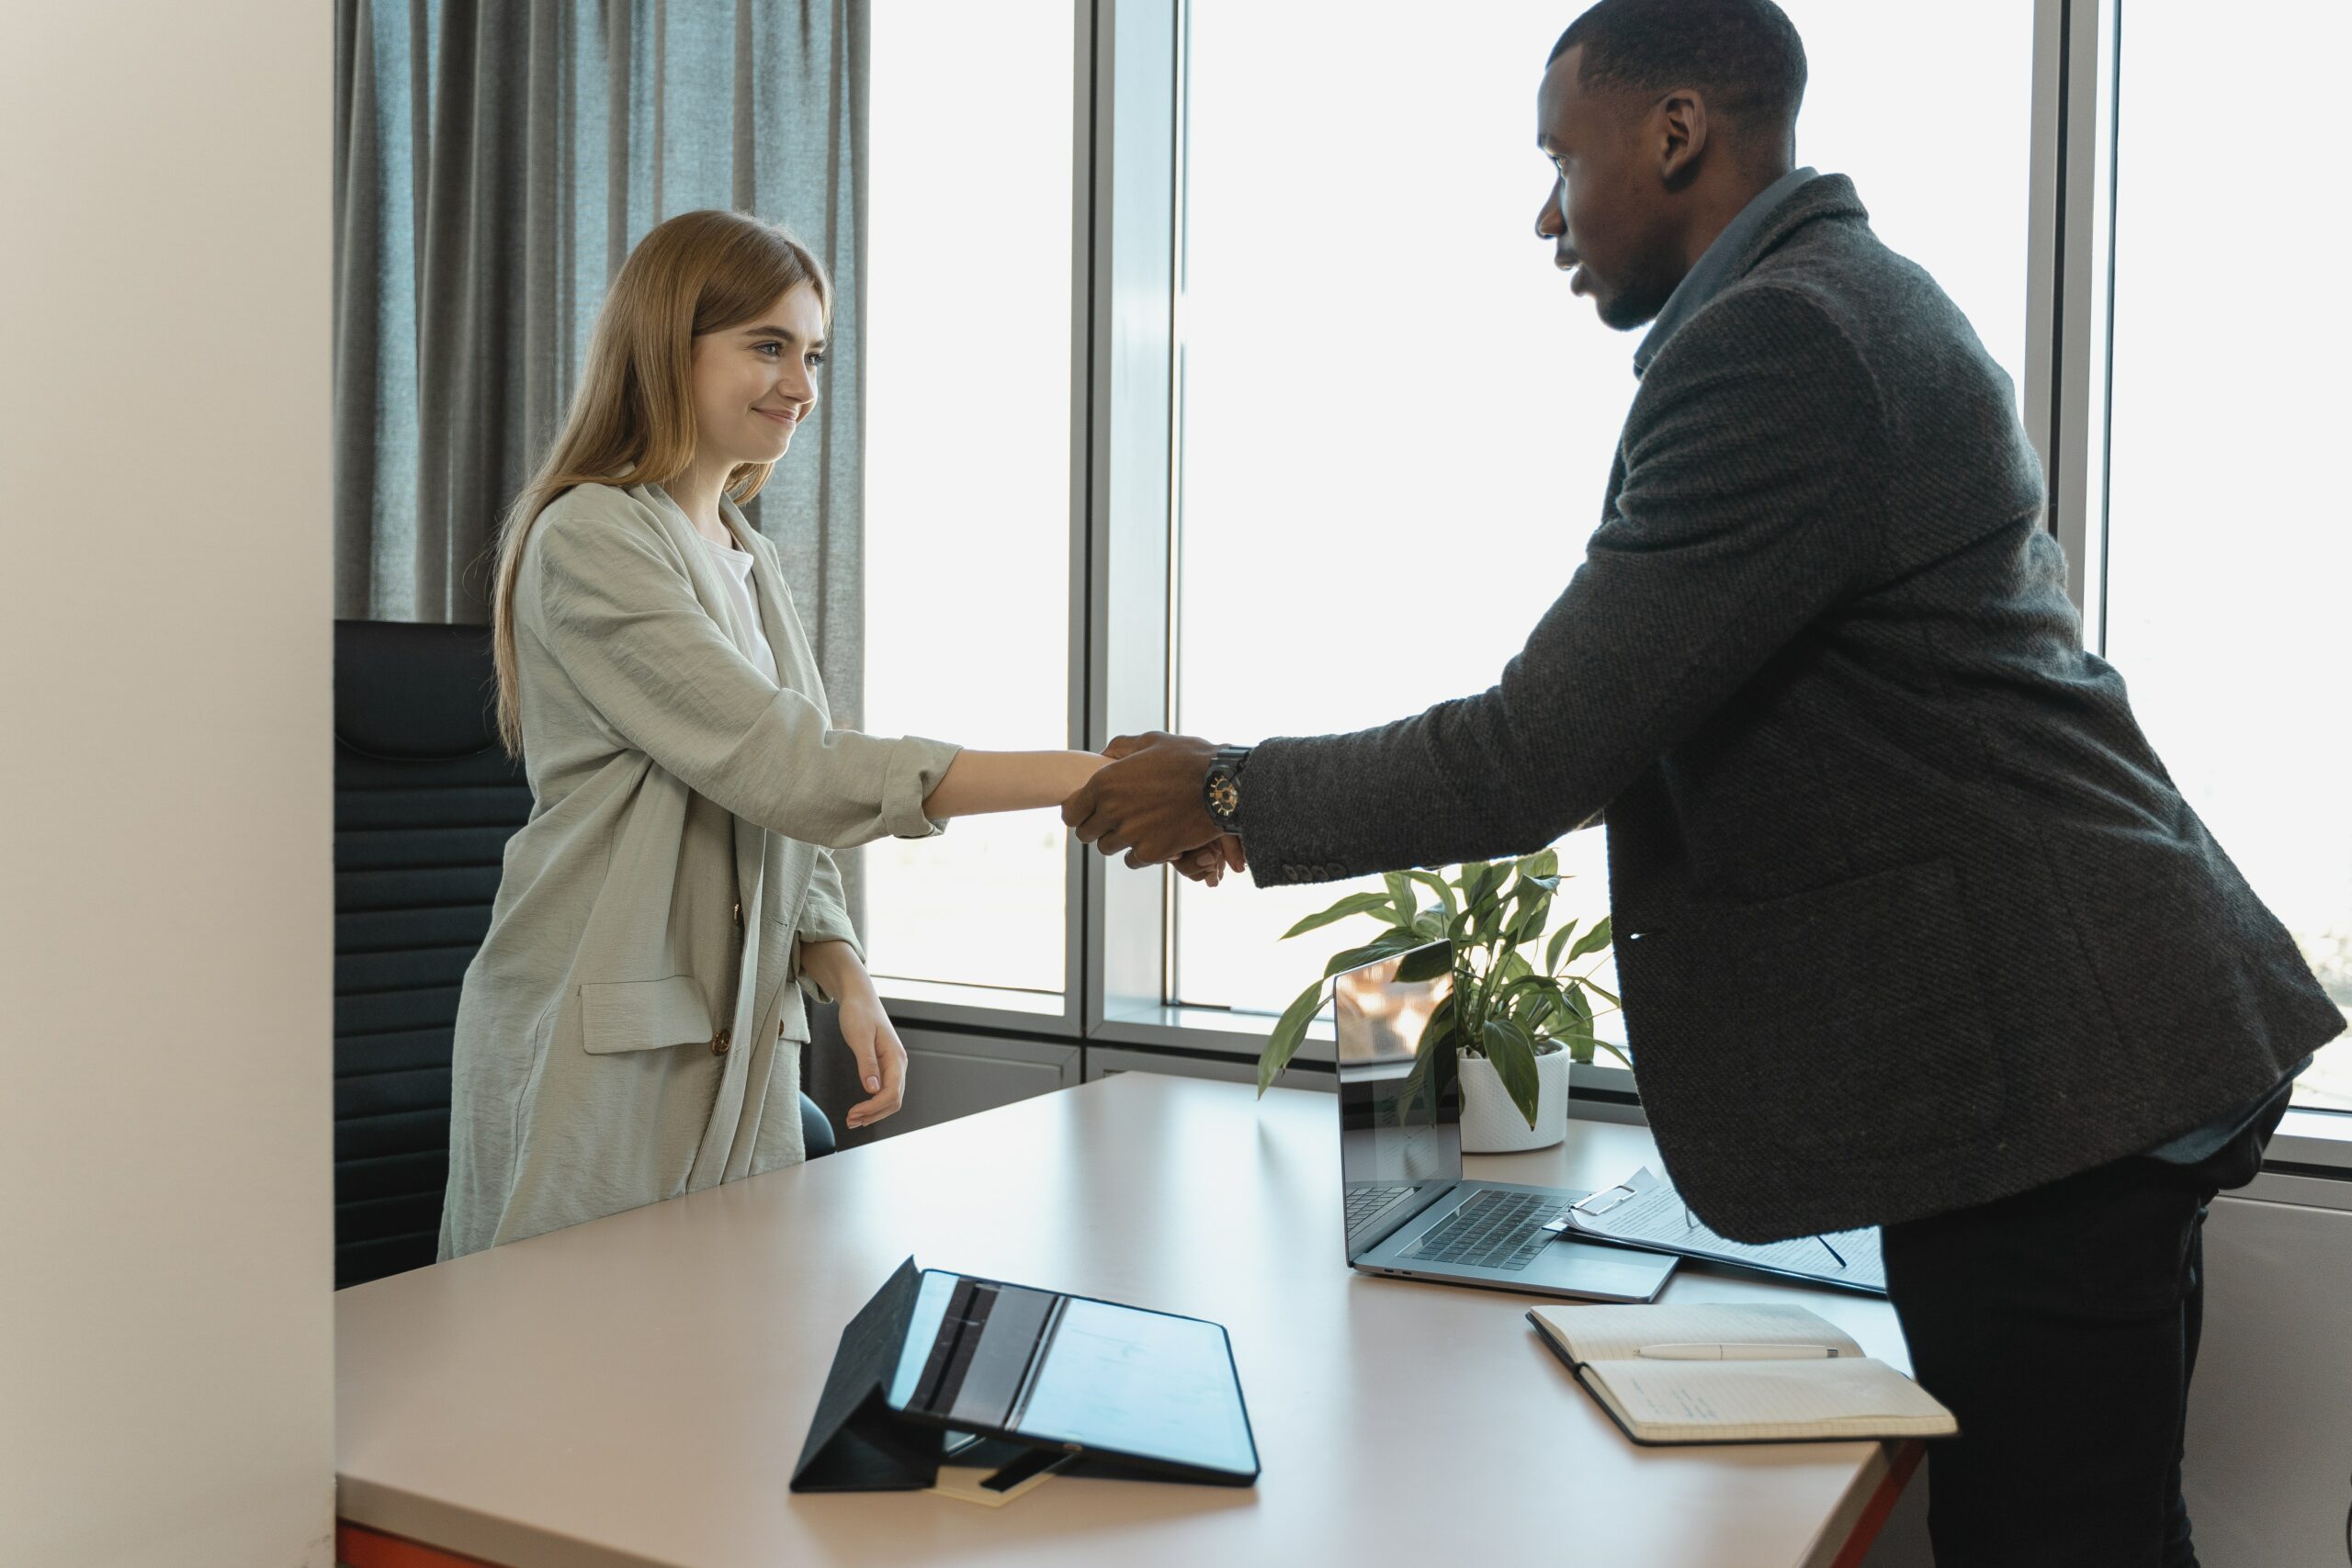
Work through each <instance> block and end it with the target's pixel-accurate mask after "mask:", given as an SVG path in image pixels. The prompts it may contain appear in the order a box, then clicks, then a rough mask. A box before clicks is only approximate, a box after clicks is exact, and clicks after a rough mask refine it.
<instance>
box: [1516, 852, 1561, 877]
mask: <svg viewBox="0 0 2352 1568" xmlns="http://www.w3.org/2000/svg"><path fill="white" fill-rule="evenodd" d="M1559 869H1560V852H1559V851H1558V850H1538V851H1536V852H1534V853H1533V854H1532V855H1521V857H1520V860H1519V874H1521V876H1550V875H1552V874H1554V873H1555V872H1557V871H1558V870H1559Z"/></svg>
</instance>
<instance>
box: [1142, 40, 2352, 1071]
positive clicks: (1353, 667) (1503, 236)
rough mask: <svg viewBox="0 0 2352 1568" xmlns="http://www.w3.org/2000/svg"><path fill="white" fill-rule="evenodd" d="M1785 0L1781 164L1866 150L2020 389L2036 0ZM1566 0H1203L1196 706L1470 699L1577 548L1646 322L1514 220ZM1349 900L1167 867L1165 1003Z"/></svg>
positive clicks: (1522, 209)
mask: <svg viewBox="0 0 2352 1568" xmlns="http://www.w3.org/2000/svg"><path fill="white" fill-rule="evenodd" d="M1784 4H1785V6H1786V8H1787V10H1788V12H1789V14H1790V17H1791V18H1792V20H1793V21H1794V22H1795V23H1796V25H1797V28H1798V29H1799V31H1800V32H1802V33H1803V34H1804V38H1805V40H1806V44H1807V48H1808V50H1809V51H1810V54H1811V63H1812V72H1811V78H1812V79H1811V85H1810V88H1809V90H1808V92H1807V96H1806V105H1805V108H1804V114H1803V116H1802V118H1801V119H1800V121H1799V127H1798V130H1799V135H1798V153H1799V156H1800V159H1801V160H1802V161H1803V162H1804V163H1807V164H1813V165H1814V166H1815V167H1817V168H1819V169H1821V170H1822V171H1823V172H1825V173H1843V174H1849V175H1852V176H1853V177H1854V180H1855V182H1856V185H1857V186H1858V187H1859V188H1860V193H1861V196H1862V199H1863V201H1864V202H1865V203H1866V204H1868V205H1869V206H1870V208H1871V214H1872V220H1873V224H1874V226H1875V227H1876V229H1877V231H1878V232H1879V234H1880V236H1881V237H1882V238H1883V239H1884V240H1885V241H1886V242H1887V243H1889V244H1890V245H1892V246H1894V248H1895V249H1896V250H1898V251H1901V252H1903V253H1905V254H1908V255H1910V256H1912V257H1914V258H1915V259H1917V260H1918V261H1919V262H1921V263H1922V264H1924V265H1926V266H1928V268H1929V269H1930V270H1931V271H1932V272H1934V273H1935V275H1936V276H1937V277H1938V278H1939V280H1940V281H1941V282H1942V284H1943V285H1944V287H1945V288H1946V289H1947V290H1948V291H1949V292H1950V293H1951V295H1952V296H1953V298H1954V299H1956V300H1957V301H1958V302H1959V303H1960V304H1961V306H1962V308H1963V309H1964V310H1967V312H1968V313H1969V316H1970V318H1971V319H1972V320H1973V321H1974V322H1975V323H1976V326H1977V329H1978V331H1979V332H1980V333H1982V334H1983V336H1984V337H1985V341H1986V344H1987V345H1988V347H1989V348H1990V349H1991V351H1992V352H1993V354H1994V355H1995V357H1996V358H1997V359H1999V360H2000V361H2001V362H2002V363H2003V364H2004V365H2005V366H2006V367H2007V368H2008V370H2009V374H2010V378H2011V379H2012V381H2013V382H2016V383H2017V384H2018V385H2019V386H2020V387H2021V386H2022V385H2023V382H2024V371H2023V364H2024V359H2025V348H2026V288H2027V273H2028V269H2027V224H2028V216H2029V203H2028V186H2029V171H2030V130H2031V120H2032V76H2033V32H2032V23H2033V14H2032V13H2033V7H2032V5H2031V4H2030V0H2001V3H1999V4H1987V5H1984V6H1972V7H1970V8H1969V9H1968V14H1967V16H1966V17H1965V18H1964V22H1965V25H1960V23H1961V22H1962V20H1963V18H1960V17H1954V16H1952V15H1951V14H1949V13H1946V14H1943V15H1941V16H1937V17H1929V16H1928V15H1926V14H1924V13H1922V12H1919V11H1917V10H1916V9H1909V8H1906V9H1904V10H1902V11H1900V13H1899V14H1896V13H1891V12H1890V11H1889V10H1888V8H1887V7H1886V6H1883V4H1878V3H1875V0H1784ZM1576 9H1577V7H1575V6H1569V7H1567V8H1566V10H1563V8H1562V7H1561V6H1558V5H1556V4H1553V3H1550V0H1487V3H1486V4H1483V5H1480V6H1476V7H1469V8H1460V7H1457V8H1456V9H1455V10H1454V11H1453V12H1450V13H1448V17H1447V21H1446V25H1444V26H1443V27H1437V28H1424V27H1409V28H1408V27H1384V26H1380V25H1376V24H1373V23H1363V24H1356V23H1351V24H1349V25H1345V26H1334V25H1333V22H1332V13H1331V10H1330V8H1329V6H1324V5H1319V4H1312V3H1308V0H1284V3H1281V4H1274V3H1270V0H1192V6H1191V17H1190V34H1189V39H1188V44H1187V49H1186V72H1187V79H1188V93H1187V100H1186V102H1187V107H1186V118H1185V129H1186V137H1185V143H1184V166H1185V186H1184V189H1185V196H1184V227H1183V257H1184V263H1183V268H1184V270H1183V283H1182V306H1181V312H1180V321H1181V333H1182V355H1183V358H1182V423H1181V441H1182V452H1181V459H1180V474H1181V483H1180V490H1179V494H1180V502H1181V514H1180V521H1179V525H1178V527H1179V541H1180V555H1181V570H1180V582H1181V590H1180V598H1179V604H1180V608H1179V614H1178V628H1179V629H1178V643H1177V648H1178V654H1177V661H1178V675H1177V682H1176V683H1177V691H1178V727H1179V728H1182V729H1185V730H1188V731H1193V732H1197V733H1201V734H1204V735H1208V736H1211V737H1213V738H1216V739H1224V740H1234V741H1250V740H1256V739H1260V738H1261V737H1264V736H1268V735H1278V734H1317V733H1323V732H1327V731H1331V730H1340V729H1349V728H1360V727H1363V726H1365V725H1370V724H1375V723H1379V722H1382V721H1385V720H1387V719H1391V718H1395V717H1397V716H1399V715H1402V714H1406V713H1410V712H1415V711H1418V710H1419V709H1420V708H1422V707H1425V706H1427V705H1430V703H1433V702H1437V701H1440V700H1442V699H1444V698H1447V697H1453V696H1459V695H1462V694H1464V693H1469V692H1476V691H1480V690H1483V689H1484V688H1486V687H1487V685H1488V684H1490V683H1491V682H1493V681H1494V680H1495V679H1496V678H1497V676H1498V675H1499V673H1500V672H1501V670H1502V667H1503V665H1504V663H1505V662H1506V661H1507V660H1509V659H1510V656H1511V655H1512V654H1513V653H1515V652H1517V651H1518V649H1519V647H1520V644H1521V641H1522V640H1523V639H1524V637H1525V636H1526V633H1527V631H1528V630H1529V629H1530V628H1531V627H1532V626H1533V625H1534V624H1535V621H1536V619H1537V618H1538V617H1539V616H1540V615H1542V613H1543V611H1544V608H1545V607H1546V606H1547V605H1548V604H1550V603H1551V602H1552V600H1553V599H1554V598H1555V596H1556V595H1557V594H1558V592H1559V591H1560V589H1561V588H1562V587H1563V586H1564V585H1565V584H1566V581H1567V580H1568V577H1569V576H1570V574H1572V573H1573V572H1574V570H1576V567H1577V562H1578V561H1579V560H1580V559H1581V558H1582V554H1583V547H1584V542H1585V538H1586V536H1587V535H1588V534H1589V532H1590V530H1591V528H1592V527H1593V525H1595V524H1597V523H1598V522H1599V521H1600V503H1601V497H1602V493H1603V491H1604V488H1605V485H1606V481H1607V478H1608V472H1609V464H1610V457H1611V452H1612V450H1613V448H1614V446H1615V444H1616V438H1617V434H1618V430H1619V427H1620V425H1621V424H1622V423H1623V420H1624V415H1625V410H1626V407H1627V404H1628V403H1629V402H1630V401H1631V400H1632V398H1633V394H1634V386H1635V383H1634V376H1633V370H1632V363H1631V360H1632V355H1633V352H1634V346H1635V344H1638V343H1639V342H1640V336H1639V334H1638V333H1625V334H1620V333H1612V332H1610V331H1609V330H1608V329H1606V328H1604V327H1602V326H1601V325H1600V323H1599V322H1598V321H1596V320H1595V319H1594V315H1593V311H1592V309H1591V306H1590V304H1589V302H1588V301H1585V300H1582V299H1576V298H1574V297H1572V296H1571V295H1570V294H1569V293H1568V292H1567V289H1566V285H1565V283H1564V281H1563V280H1562V279H1561V278H1560V276H1559V275H1558V274H1557V273H1556V272H1555V270H1554V269H1553V266H1552V260H1551V247H1550V246H1549V245H1548V244H1545V243H1539V242H1538V241H1537V240H1536V239H1535V237H1534V223H1535V217H1536V212H1537V209H1538V208H1539V207H1540V205H1541V204H1542V202H1543V200H1544V193H1545V191H1546V189H1547V187H1548V186H1549V184H1550V180H1551V175H1550V172H1549V169H1548V167H1547V165H1546V164H1544V160H1543V159H1542V158H1541V157H1540V156H1539V155H1538V154H1537V152H1535V150H1534V124H1533V119H1534V96H1535V88H1536V85H1537V82H1538V80H1539V78H1540V76H1541V74H1542V69H1543V64H1544V57H1545V56H1546V55H1547V54H1548V53H1549V52H1550V51H1551V46H1552V43H1553V41H1554V39H1555V38H1556V37H1557V36H1558V33H1559V29H1560V28H1561V27H1563V26H1564V25H1565V21H1566V17H1572V16H1573V15H1574V14H1575V11H1576ZM1928 53H1932V54H1933V56H1934V58H1935V59H1936V62H1937V68H1936V70H1935V71H1934V72H1933V73H1921V72H1920V71H1918V70H1917V61H1918V60H1919V59H1920V58H1921V57H1922V56H1923V55H1924V54H1928ZM1962 125H1964V126H1965V127H1966V128H1967V134H1966V135H1964V136H1963V135H1955V134H1953V128H1954V127H1955V126H1962ZM1244 560H1246V561H1247V563H1248V566H1247V570H1246V574H1245V573H1243V572H1241V571H1238V570H1236V566H1235V563H1236V562H1238V561H1244ZM1432 583H1438V584H1443V585H1446V586H1445V589H1444V592H1443V593H1442V595H1441V596H1439V597H1438V598H1436V599H1435V600H1434V601H1432V600H1430V599H1429V598H1427V597H1425V595H1426V594H1427V592H1428V589H1429V586H1430V584H1432ZM2338 776H2339V777H2340V776H2341V773H2340V772H2339V774H2338ZM1536 847H1537V846H1535V845H1529V846H1527V848H1529V849H1533V848H1536ZM1560 847H1561V852H1562V864H1563V870H1565V871H1566V872H1568V873H1569V874H1572V875H1573V876H1575V877H1576V878H1577V881H1575V882H1574V883H1572V884H1570V886H1569V889H1568V892H1567V895H1566V897H1564V898H1563V901H1562V913H1563V914H1564V915H1575V916H1576V917H1577V918H1578V919H1589V918H1591V917H1593V916H1597V915H1598V914H1600V912H1602V911H1603V910H1605V909H1606V908H1607V907H1608V904H1607V900H1608V893H1607V875H1606V867H1605V862H1604V845H1603V842H1602V838H1601V835H1600V833H1599V832H1589V833H1582V834H1576V835H1571V836H1570V838H1569V839H1568V840H1566V841H1564V842H1563V843H1562V845H1561V846H1560ZM1343 891H1346V889H1345V888H1343V887H1341V886H1336V885H1334V886H1312V887H1306V888H1295V889H1283V890H1279V891H1275V892H1264V893H1248V894H1243V895H1241V896H1238V897H1237V896H1236V895H1235V894H1234V892H1233V891H1232V890H1231V889H1230V888H1225V889H1216V890H1210V889H1204V888H1201V887H1197V886H1193V885H1192V884H1189V883H1186V884H1182V885H1181V886H1180V888H1179V891H1178V893H1177V900H1176V903H1177V916H1176V920H1175V922H1174V924H1175V931H1174V936H1173V947H1174V953H1173V961H1172V963H1171V964H1170V974H1171V980H1172V991H1173V999H1176V1000H1179V1001H1182V1002H1184V1003H1188V1004H1193V1005H1202V1006H1213V1007H1226V1008H1233V1009H1239V1010H1262V1011H1279V1010H1281V1008H1282V1007H1283V1005H1284V1004H1285V1003H1287V1002H1288V1000H1289V999H1290V998H1291V997H1292V996H1294V995H1295V993H1296V992H1297V990H1298V988H1299V987H1300V986H1302V985H1303V984H1304V983H1305V982H1306V980H1307V979H1309V978H1312V977H1313V976H1314V974H1315V972H1316V970H1317V967H1319V965H1318V964H1317V960H1318V959H1319V958H1320V957H1322V956H1324V955H1326V954H1327V953H1329V951H1330V945H1335V944H1329V945H1327V944H1325V939H1324V937H1323V936H1322V934H1321V933H1317V937H1316V938H1315V939H1314V941H1312V942H1308V941H1306V940H1304V939H1302V941H1301V942H1296V943H1290V944H1284V943H1282V942H1279V941H1278V940H1277V939H1278V938H1279V937H1280V936H1281V933H1282V932H1283V931H1284V930H1286V929H1287V928H1288V927H1289V926H1290V925H1291V924H1292V922H1294V921H1295V920H1296V919H1298V917H1299V916H1300V915H1302V914H1305V913H1306V912H1307V911H1309V910H1312V909H1316V908H1321V907H1323V906H1324V905H1325V904H1328V903H1329V902H1330V901H1332V900H1333V899H1335V898H1337V897H1340V894H1341V893H1342V892H1343ZM1346 930H1347V928H1344V927H1342V928H1340V934H1341V935H1342V936H1344V934H1345V931H1346ZM1602 981H1603V984H1612V982H1611V980H1610V979H1609V978H1608V977H1607V976H1606V975H1604V976H1602ZM1605 1032H1607V1031H1606V1030H1604V1033H1605ZM1621 1038H1622V1036H1621Z"/></svg>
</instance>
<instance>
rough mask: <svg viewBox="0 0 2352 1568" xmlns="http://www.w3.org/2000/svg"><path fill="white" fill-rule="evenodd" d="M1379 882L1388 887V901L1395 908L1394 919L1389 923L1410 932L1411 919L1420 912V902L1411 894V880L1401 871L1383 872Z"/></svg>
mask: <svg viewBox="0 0 2352 1568" xmlns="http://www.w3.org/2000/svg"><path fill="white" fill-rule="evenodd" d="M1381 880H1382V881H1383V882H1385V883H1386V884H1387V885H1388V901H1389V902H1390V903H1392V904H1394V905H1395V906H1396V907H1397V918H1396V919H1395V920H1394V921H1392V922H1391V923H1392V924H1394V925H1398V926H1402V927H1404V928H1405V929H1406V930H1407V931H1410V930H1411V929H1412V927H1413V917H1415V916H1416V915H1419V913H1420V912H1421V901H1420V899H1419V897H1417V896H1416V895H1415V894H1414V892H1413V879H1412V878H1411V877H1409V876H1408V875H1406V874H1404V873H1403V872H1401V871H1390V872H1383V873H1382V874H1381Z"/></svg>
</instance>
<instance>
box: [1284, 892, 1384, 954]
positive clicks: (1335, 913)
mask: <svg viewBox="0 0 2352 1568" xmlns="http://www.w3.org/2000/svg"><path fill="white" fill-rule="evenodd" d="M1386 908H1388V895H1387V894H1385V893H1351V894H1349V895H1348V896H1347V897H1344V898H1342V899H1340V901H1339V902H1338V903H1336V904H1334V905H1332V906H1331V907H1330V908H1328V909H1325V910H1322V911H1320V912H1319V913H1317V914H1312V915H1309V916H1307V917H1306V919H1303V920H1301V921H1299V922H1298V924H1296V925H1295V926H1293V927H1291V928H1290V930H1288V931H1284V932H1283V935H1282V940H1283V941H1284V942H1288V941H1289V940H1290V939H1291V938H1293V937H1295V936H1300V935H1303V934H1304V933H1306V932H1307V931H1315V930H1317V929H1318V928H1320V927H1323V926H1328V925H1331V924H1333V923H1334V922H1336V921H1340V920H1344V919H1347V918H1348V917H1349V916H1350V915H1368V914H1370V913H1372V912H1373V911H1374V910H1375V909H1381V910H1385V909H1386ZM1392 923H1393V922H1392Z"/></svg>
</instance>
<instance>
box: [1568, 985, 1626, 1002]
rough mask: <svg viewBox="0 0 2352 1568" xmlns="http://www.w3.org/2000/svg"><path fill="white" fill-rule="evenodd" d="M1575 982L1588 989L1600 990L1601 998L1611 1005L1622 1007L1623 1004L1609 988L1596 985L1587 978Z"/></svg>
mask: <svg viewBox="0 0 2352 1568" xmlns="http://www.w3.org/2000/svg"><path fill="white" fill-rule="evenodd" d="M1577 985H1579V986H1582V987H1584V988H1585V989H1586V990H1588V991H1598V992H1600V997H1601V999H1602V1000H1603V1001H1606V1002H1607V1003H1608V1004H1609V1005H1610V1006H1611V1007H1613V1008H1622V1007H1623V1006H1624V1005H1625V1004H1624V1003H1623V1002H1621V1001H1619V1000H1618V999H1617V996H1616V993H1615V992H1613V991H1611V990H1610V989H1609V988H1608V987H1606V986H1596V985H1594V984H1593V983H1592V982H1591V981H1589V980H1578V981H1577Z"/></svg>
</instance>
